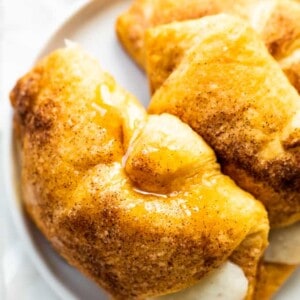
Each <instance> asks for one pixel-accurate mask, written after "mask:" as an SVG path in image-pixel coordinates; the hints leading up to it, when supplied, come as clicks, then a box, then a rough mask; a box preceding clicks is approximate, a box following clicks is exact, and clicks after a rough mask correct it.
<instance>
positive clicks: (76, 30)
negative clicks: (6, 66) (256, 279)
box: [3, 0, 300, 300]
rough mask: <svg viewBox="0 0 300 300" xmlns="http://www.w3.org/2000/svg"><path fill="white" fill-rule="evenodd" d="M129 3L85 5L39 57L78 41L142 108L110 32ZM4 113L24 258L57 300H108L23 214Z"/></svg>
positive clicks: (100, 0) (292, 285)
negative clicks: (52, 246) (66, 261)
mask: <svg viewBox="0 0 300 300" xmlns="http://www.w3.org/2000/svg"><path fill="white" fill-rule="evenodd" d="M129 4H130V1H128V0H107V1H105V0H97V1H96V0H95V1H92V2H89V3H88V4H86V5H85V6H83V7H81V8H80V9H79V10H78V11H77V12H76V13H75V14H73V16H72V17H71V18H69V19H68V20H67V21H66V22H65V23H64V24H63V25H62V26H61V27H60V28H59V30H58V31H57V32H56V33H55V34H54V35H53V37H52V38H51V39H50V41H49V43H48V44H47V45H46V46H45V48H44V50H43V51H42V52H41V56H44V55H46V54H47V53H49V52H50V51H52V50H54V49H55V48H58V47H62V46H64V39H70V40H72V41H74V42H77V43H79V44H81V45H82V46H83V47H84V48H85V49H86V50H87V51H88V52H90V53H91V54H92V55H93V56H95V57H96V58H98V59H99V61H100V63H101V65H102V66H103V68H104V69H106V70H107V71H109V72H110V73H111V74H113V75H114V77H115V78H116V80H117V81H118V82H119V83H120V84H121V85H122V86H124V87H125V88H127V89H128V90H129V91H131V92H132V93H133V94H135V95H136V96H137V97H138V99H140V101H142V102H143V103H144V104H145V105H146V104H147V102H148V99H149V93H148V86H147V81H146V78H145V76H144V74H143V73H142V72H141V71H140V70H139V69H138V68H137V67H136V66H135V64H134V63H133V62H132V61H131V60H130V59H129V58H128V57H127V55H126V54H125V53H124V51H123V50H122V48H121V47H120V45H119V43H118V41H117V38H116V36H115V32H114V22H115V19H116V17H117V16H118V15H119V14H120V13H121V12H122V11H124V9H125V8H126V7H128V5H129ZM16 79H17V78H16ZM5 109H6V111H5V112H6V113H5V115H6V116H7V120H6V122H7V123H6V124H9V126H7V127H6V128H7V130H6V131H5V132H4V134H5V136H4V142H3V145H4V152H3V153H4V172H5V174H6V175H7V176H6V183H5V185H6V188H7V195H8V198H9V204H10V208H11V211H12V216H13V219H14V222H15V224H16V227H17V229H18V231H19V234H20V236H21V238H22V241H23V243H24V244H25V245H26V248H27V250H28V253H29V254H30V256H31V258H32V260H33V262H34V264H35V265H36V267H37V269H38V270H39V272H40V273H41V275H42V276H43V277H44V279H45V280H46V282H48V283H49V285H51V287H52V288H53V289H54V291H56V293H57V295H58V296H59V297H60V298H61V299H64V300H69V299H88V300H96V299H97V300H101V299H102V300H103V299H108V297H107V296H106V295H105V293H104V292H103V291H102V290H101V289H100V288H99V287H98V286H97V285H96V284H94V283H93V282H92V281H90V280H88V279H87V278H86V277H84V276H83V275H81V274H80V273H79V272H78V271H77V270H76V269H74V268H72V267H70V266H69V265H68V264H66V263H65V262H64V261H63V260H62V259H61V258H60V257H59V256H58V255H57V254H56V253H55V252H54V251H53V249H52V248H51V246H50V245H49V243H48V242H47V241H46V240H45V239H44V237H43V236H42V235H41V234H40V232H39V231H38V230H37V229H36V227H35V226H34V225H33V224H32V223H31V221H30V220H29V219H28V218H27V215H26V214H25V213H24V211H23V209H22V206H21V204H20V203H21V202H20V192H19V184H18V183H19V168H18V166H17V163H16V160H15V157H14V151H13V143H12V131H11V109H10V108H9V104H8V101H7V103H6V106H5ZM299 283H300V270H298V271H297V272H296V273H295V274H294V276H293V277H291V278H290V280H289V281H288V282H287V283H286V285H285V286H284V287H283V288H282V289H281V291H280V292H279V293H278V295H277V296H276V297H275V298H274V299H276V300H286V299H289V300H298V299H300V284H299Z"/></svg>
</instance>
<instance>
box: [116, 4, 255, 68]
mask: <svg viewBox="0 0 300 300" xmlns="http://www.w3.org/2000/svg"><path fill="white" fill-rule="evenodd" d="M257 1H259V0H238V1H237V0H179V1H178V0H135V1H133V3H132V5H131V7H130V8H129V10H128V11H127V12H125V13H123V14H122V15H121V16H120V17H119V18H118V19H117V22H116V32H117V34H118V37H119V39H120V41H121V43H122V44H123V46H124V48H125V49H126V50H127V51H128V53H129V54H130V55H131V56H132V57H133V58H134V59H135V61H136V62H137V63H138V64H139V65H140V66H142V67H144V65H145V57H144V34H145V31H146V30H147V29H148V28H151V27H155V26H157V25H162V24H167V23H171V22H173V21H183V20H189V19H198V18H201V17H204V16H207V15H215V14H218V13H220V12H223V11H229V10H230V11H231V10H237V11H241V12H242V11H244V9H243V6H244V5H246V4H248V3H256V2H257Z"/></svg>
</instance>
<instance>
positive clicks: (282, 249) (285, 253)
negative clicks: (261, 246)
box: [264, 222, 300, 265]
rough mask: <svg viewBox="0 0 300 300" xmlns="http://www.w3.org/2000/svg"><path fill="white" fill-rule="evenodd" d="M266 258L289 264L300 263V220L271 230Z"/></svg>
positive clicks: (267, 260)
mask: <svg viewBox="0 0 300 300" xmlns="http://www.w3.org/2000/svg"><path fill="white" fill-rule="evenodd" d="M269 242H270V244H269V246H268V248H267V250H266V251H265V255H264V260H265V261H266V262H272V263H282V264H288V265H298V264H300V222H297V223H295V224H293V225H290V226H287V227H283V228H276V229H272V230H271V231H270V235H269Z"/></svg>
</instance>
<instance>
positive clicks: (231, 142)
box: [146, 15, 300, 299]
mask: <svg viewBox="0 0 300 300" xmlns="http://www.w3.org/2000/svg"><path fill="white" fill-rule="evenodd" d="M181 28H182V30H181ZM189 30H191V34H190V35H188V36H187V37H186V38H184V39H183V40H182V41H181V43H178V41H179V40H180V37H181V36H185V33H187V32H188V31H189ZM196 31H197V32H198V35H197V37H195V36H194V32H196ZM146 41H147V66H149V68H148V70H150V71H149V76H150V81H151V82H152V83H153V84H152V87H154V89H155V88H158V87H159V86H160V85H161V82H163V84H162V86H161V87H160V88H158V89H157V91H156V93H155V94H154V96H153V98H152V101H151V104H150V107H149V111H150V112H151V113H162V112H169V113H172V114H174V115H177V116H179V117H180V118H181V119H182V120H183V121H184V122H186V123H188V124H189V125H190V126H191V127H192V128H193V129H194V130H195V131H196V132H198V133H199V134H200V135H201V136H203V137H204V139H205V140H206V141H207V142H208V143H209V144H210V145H211V146H212V147H213V149H214V150H215V151H216V153H217V156H218V158H219V160H220V162H221V165H222V168H223V171H224V172H225V173H226V174H228V175H229V176H231V178H233V179H234V180H235V181H236V183H237V184H238V185H239V186H240V187H242V188H244V189H245V190H247V191H249V192H250V193H252V194H253V195H255V196H256V198H257V199H259V200H261V201H262V202H263V203H264V204H265V206H266V207H267V210H268V212H269V218H270V221H271V226H273V227H277V226H288V225H290V224H293V223H294V222H296V221H299V211H300V193H299V192H300V155H299V154H300V152H299V145H300V129H299V126H300V121H299V120H300V101H299V100H300V99H299V96H298V94H297V92H296V91H295V90H294V89H293V87H292V86H291V85H290V83H289V82H288V80H287V79H286V77H285V76H284V74H283V73H282V71H281V70H280V68H279V66H278V64H277V63H276V62H275V61H274V60H273V59H272V58H271V57H270V55H269V54H268V52H267V51H266V48H265V47H264V45H263V44H262V42H261V41H260V39H259V37H258V36H257V35H256V33H255V32H254V31H253V30H252V29H251V28H250V27H249V26H248V25H247V24H246V23H245V22H242V21H241V20H239V19H236V18H233V17H230V16H226V15H219V16H214V17H206V18H203V19H201V20H198V21H186V22H180V23H173V24H170V25H164V26H160V27H156V28H153V29H151V30H149V32H148V34H147V38H146ZM173 41H174V42H173ZM148 42H149V43H148ZM187 44H190V45H191V47H190V49H189V50H188V51H186V52H183V51H182V49H183V48H185V46H186V45H187ZM182 45H183V46H182ZM172 58H173V59H174V61H175V63H174V61H172ZM170 62H171V66H170ZM173 69H174V71H173V72H172V70H173ZM171 72H172V73H171ZM166 73H171V75H170V76H169V74H168V75H166ZM168 76H169V77H168ZM162 78H167V79H166V80H164V79H162ZM290 246H291V245H289V247H290ZM294 251H296V252H299V250H296V249H295V250H294ZM270 265H271V266H272V267H270V268H267V267H266V268H265V270H268V272H269V273H268V272H264V273H263V275H261V276H260V278H263V277H264V276H265V277H264V279H263V281H264V283H266V282H267V283H270V285H266V284H259V286H260V287H261V288H265V291H262V290H260V291H259V293H261V294H264V293H265V295H266V294H268V293H269V292H271V291H273V290H274V289H275V286H278V282H281V281H283V280H285V279H286V277H287V276H286V275H285V274H286V273H287V272H281V271H280V270H282V268H284V269H285V270H288V273H291V270H292V269H294V266H284V265H278V264H270ZM266 274H267V275H266ZM274 278H276V284H275V283H274V284H272V283H271V282H272V281H273V282H274ZM269 279H270V280H269ZM271 285H272V288H271ZM269 296H270V295H269ZM258 299H260V298H258ZM266 299H267V298H266Z"/></svg>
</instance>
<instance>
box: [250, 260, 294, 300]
mask: <svg viewBox="0 0 300 300" xmlns="http://www.w3.org/2000/svg"><path fill="white" fill-rule="evenodd" d="M295 268H296V266H293V265H287V264H276V263H264V264H261V265H260V269H259V272H258V278H257V285H256V288H255V294H254V299H257V300H269V299H270V298H271V295H273V294H274V293H275V292H277V290H278V289H279V288H280V287H281V286H282V284H283V283H284V282H285V281H286V280H287V279H288V278H289V276H291V274H292V273H293V272H294V271H295Z"/></svg>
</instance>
